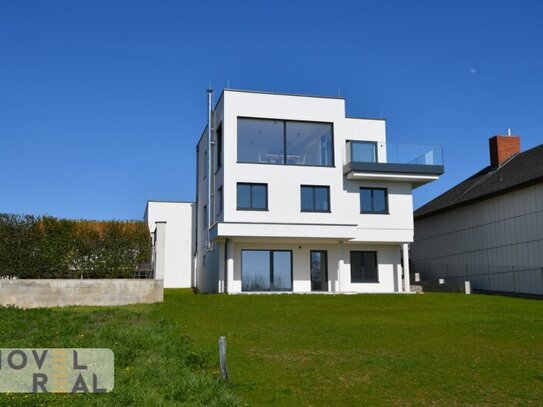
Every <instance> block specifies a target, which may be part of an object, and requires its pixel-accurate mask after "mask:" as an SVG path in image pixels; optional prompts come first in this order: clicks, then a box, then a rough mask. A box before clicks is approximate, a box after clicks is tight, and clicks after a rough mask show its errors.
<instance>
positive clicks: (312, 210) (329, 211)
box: [300, 184, 332, 213]
mask: <svg viewBox="0 0 543 407" xmlns="http://www.w3.org/2000/svg"><path fill="white" fill-rule="evenodd" d="M303 188H311V189H312V195H313V209H303V207H302V189H303ZM315 188H325V189H326V190H327V191H328V200H327V204H326V205H327V206H328V209H327V210H321V209H315V207H316V205H315V204H316V196H317V195H316V193H315ZM300 212H317V213H332V207H331V203H330V186H329V185H306V184H303V185H300Z"/></svg>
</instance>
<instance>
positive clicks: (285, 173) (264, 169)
mask: <svg viewBox="0 0 543 407" xmlns="http://www.w3.org/2000/svg"><path fill="white" fill-rule="evenodd" d="M223 101H224V104H223V105H224V113H223V129H224V130H223V132H224V135H225V140H224V147H223V150H224V166H225V167H226V168H227V171H225V172H224V175H223V179H222V180H221V181H222V183H223V184H224V186H223V189H224V215H223V220H224V221H227V222H257V223H286V224H293V223H297V224H336V225H351V224H356V225H357V227H356V228H355V229H353V230H352V232H353V233H352V234H350V235H346V236H343V237H344V238H347V239H354V240H356V241H376V242H399V241H412V239H413V237H412V231H413V220H412V210H413V207H412V195H411V186H410V184H409V183H406V182H374V181H352V180H347V179H346V178H345V177H344V175H343V163H344V157H345V154H346V153H345V149H346V142H347V140H369V141H378V142H385V141H386V133H385V122H384V121H383V120H373V119H353V118H346V117H345V101H344V100H343V99H327V98H314V97H293V96H287V95H269V94H258V93H242V92H228V91H225V93H224V96H223ZM238 117H255V118H276V119H283V120H307V121H320V122H330V123H333V128H334V164H335V166H334V167H311V166H290V165H262V164H247V163H237V118H238ZM384 156H385V154H381V153H379V157H380V159H382V158H383V157H384ZM238 182H257V183H258V182H260V183H267V184H268V209H269V210H268V211H266V212H258V211H237V210H236V184H237V183H238ZM302 184H307V185H329V186H330V205H331V213H310V212H301V211H300V185H302ZM362 186H368V187H371V186H374V187H385V188H387V189H388V194H389V210H390V215H372V214H360V197H359V188H360V187H362ZM301 229H303V227H302V228H301ZM299 233H300V234H301V235H304V231H303V230H300V231H299Z"/></svg>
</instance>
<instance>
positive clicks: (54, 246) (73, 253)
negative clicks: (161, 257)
mask: <svg viewBox="0 0 543 407" xmlns="http://www.w3.org/2000/svg"><path fill="white" fill-rule="evenodd" d="M150 257H151V238H150V234H149V230H148V229H147V225H146V224H145V223H144V222H138V221H126V222H121V221H85V220H67V219H57V218H53V217H50V216H44V217H35V216H30V215H11V214H0V278H132V277H133V276H134V272H135V270H136V267H137V265H138V264H141V263H145V262H149V261H150Z"/></svg>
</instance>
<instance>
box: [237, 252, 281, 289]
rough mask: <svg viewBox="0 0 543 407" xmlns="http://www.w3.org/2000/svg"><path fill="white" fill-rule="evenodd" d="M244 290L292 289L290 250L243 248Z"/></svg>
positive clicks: (242, 279) (242, 282)
mask: <svg viewBox="0 0 543 407" xmlns="http://www.w3.org/2000/svg"><path fill="white" fill-rule="evenodd" d="M241 289H242V290H243V291H292V252H291V251H290V250H242V251H241Z"/></svg>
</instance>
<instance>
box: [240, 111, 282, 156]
mask: <svg viewBox="0 0 543 407" xmlns="http://www.w3.org/2000/svg"><path fill="white" fill-rule="evenodd" d="M284 127H285V126H284V123H283V122H282V121H281V120H258V119H238V161H239V162H243V163H268V164H284V162H285V140H284V131H285V129H284Z"/></svg>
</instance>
